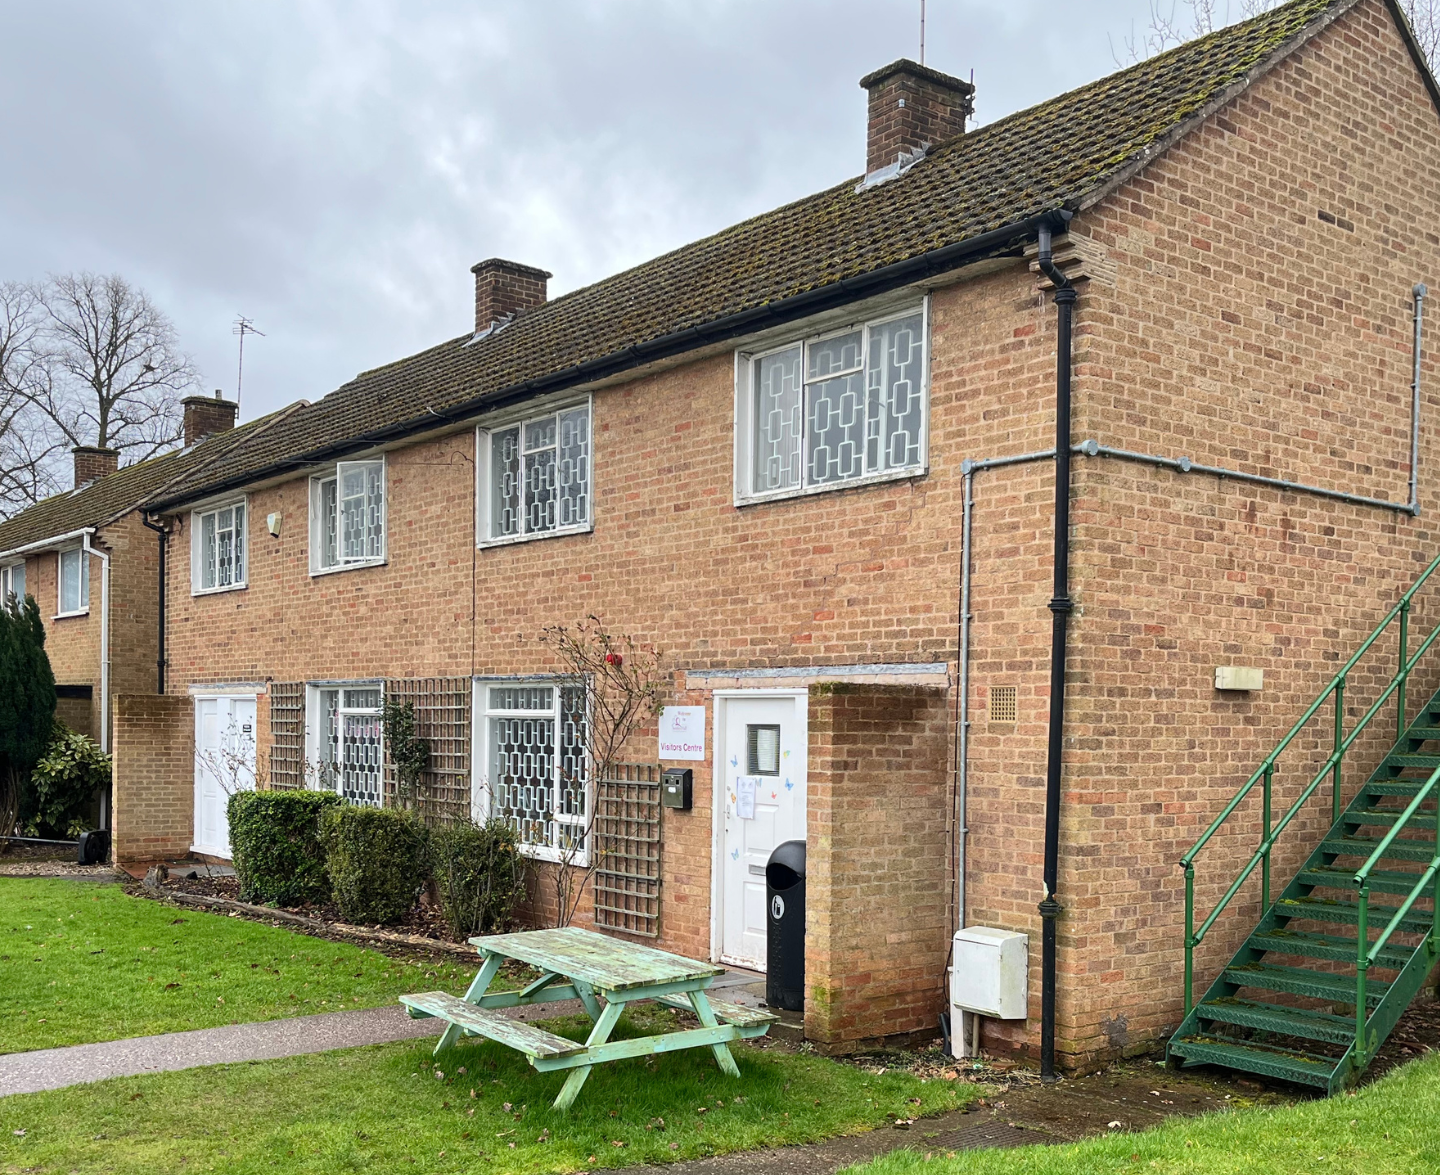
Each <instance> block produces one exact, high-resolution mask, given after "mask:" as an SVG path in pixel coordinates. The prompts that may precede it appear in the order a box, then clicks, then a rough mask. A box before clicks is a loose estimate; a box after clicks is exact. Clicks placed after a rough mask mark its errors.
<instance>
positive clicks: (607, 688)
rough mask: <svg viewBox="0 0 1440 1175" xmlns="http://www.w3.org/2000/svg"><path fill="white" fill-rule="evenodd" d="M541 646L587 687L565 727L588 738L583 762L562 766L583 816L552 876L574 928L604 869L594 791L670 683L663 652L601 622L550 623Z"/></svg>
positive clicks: (561, 922) (566, 830) (571, 826)
mask: <svg viewBox="0 0 1440 1175" xmlns="http://www.w3.org/2000/svg"><path fill="white" fill-rule="evenodd" d="M540 640H541V642H542V643H543V644H546V645H548V646H549V647H550V649H551V650H552V651H553V652H554V653H555V655H556V656H557V657H558V658H559V659H560V662H561V663H562V664H563V665H564V666H565V671H566V676H567V677H569V678H571V679H572V680H573V681H574V682H575V683H576V684H578V685H580V686H581V687H582V688H581V689H579V690H575V691H574V701H573V703H572V707H573V709H572V712H571V713H568V714H565V715H562V721H567V722H570V723H573V724H574V726H575V728H576V729H577V730H579V731H581V732H582V741H583V743H584V748H585V754H584V760H583V762H582V763H580V764H577V767H578V770H570V769H567V768H566V767H565V766H564V765H562V767H561V775H562V779H561V786H562V790H563V792H564V793H565V795H566V796H573V797H575V800H573V801H571V802H572V803H574V804H576V805H577V806H578V807H579V812H578V813H572V815H574V814H578V815H579V816H580V819H579V820H577V821H575V822H573V823H564V824H562V825H561V829H560V831H561V836H560V843H559V855H560V859H559V860H558V861H557V862H556V863H555V864H554V865H553V866H552V867H551V869H550V871H549V872H550V880H551V883H552V886H553V890H554V897H555V919H556V921H555V924H556V925H557V926H569V925H570V921H571V919H572V918H574V917H575V912H576V910H577V909H579V906H580V899H581V898H582V897H583V896H584V893H585V886H586V885H587V884H588V883H589V882H590V879H591V878H592V877H594V876H595V873H596V871H597V870H599V869H600V868H601V866H603V865H604V863H605V857H604V854H603V853H602V852H601V851H600V848H599V846H598V845H596V844H595V816H596V812H597V810H598V804H597V803H596V802H595V795H594V792H593V791H592V790H591V788H590V787H589V786H588V785H590V784H594V785H596V786H597V787H598V785H599V784H600V781H601V780H604V779H606V778H607V777H608V775H609V773H610V771H611V770H612V768H613V767H614V766H615V765H616V764H617V763H619V762H620V756H621V755H622V754H623V752H624V749H625V744H626V742H627V741H629V739H630V737H631V735H633V734H634V733H635V731H636V730H637V729H638V728H639V726H640V724H641V723H642V722H645V721H646V720H648V719H650V718H653V717H655V716H656V715H657V714H659V713H660V708H661V691H662V689H663V688H664V685H665V678H664V676H663V674H662V672H661V664H660V663H661V656H660V652H659V650H657V649H655V648H654V647H651V646H644V645H640V644H638V643H636V641H635V640H634V639H633V638H631V637H629V636H615V635H612V634H611V633H610V632H608V631H607V630H606V628H605V626H604V625H603V624H602V623H601V622H600V619H599V617H596V616H587V617H586V618H585V619H584V620H583V621H581V622H580V623H579V624H576V625H574V626H573V627H570V626H567V625H563V624H550V625H546V627H545V628H544V629H543V630H542V632H541V634H540ZM582 797H583V798H582ZM587 850H588V852H587ZM582 862H583V864H582Z"/></svg>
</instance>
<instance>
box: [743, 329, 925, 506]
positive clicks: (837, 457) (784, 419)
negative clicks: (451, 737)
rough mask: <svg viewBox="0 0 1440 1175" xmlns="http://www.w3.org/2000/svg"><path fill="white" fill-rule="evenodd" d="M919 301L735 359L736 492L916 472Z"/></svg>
mask: <svg viewBox="0 0 1440 1175" xmlns="http://www.w3.org/2000/svg"><path fill="white" fill-rule="evenodd" d="M925 336H926V316H925V309H924V308H923V307H920V308H916V309H913V310H909V311H906V312H904V313H901V314H896V315H891V316H889V317H886V318H882V319H876V320H873V321H870V322H865V323H861V324H859V325H857V326H851V327H847V328H846V329H845V330H843V331H837V332H835V333H833V334H828V335H823V336H820V337H817V338H814V339H810V340H807V341H804V342H795V343H791V344H789V345H788V346H785V347H780V348H777V349H775V350H773V351H767V352H765V353H764V354H760V355H744V354H742V355H741V357H740V362H739V363H737V376H738V384H739V386H738V387H737V389H736V409H737V411H736V422H737V428H738V431H737V435H736V438H735V440H736V444H735V483H736V495H735V496H736V501H737V502H744V501H755V500H762V499H766V498H774V497H786V496H790V495H793V494H802V493H810V492H815V491H819V490H825V489H831V488H835V487H839V486H844V485H850V484H854V483H855V482H860V481H867V480H870V481H879V480H884V479H888V478H895V477H910V476H914V475H915V474H917V473H923V472H924V471H925V467H926V458H927V454H926V429H927V425H928V421H927V414H928V413H927V408H928V405H927V400H928V395H927V382H928V380H927V369H928V364H927V361H926V337H925Z"/></svg>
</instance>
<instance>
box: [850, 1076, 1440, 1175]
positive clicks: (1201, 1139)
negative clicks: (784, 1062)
mask: <svg viewBox="0 0 1440 1175" xmlns="http://www.w3.org/2000/svg"><path fill="white" fill-rule="evenodd" d="M931 1156H932V1157H931V1158H930V1159H928V1160H927V1158H926V1155H925V1153H924V1152H922V1151H909V1150H907V1151H900V1152H896V1153H894V1154H891V1155H887V1156H885V1157H884V1158H881V1159H876V1160H875V1161H874V1162H871V1163H865V1164H863V1165H861V1166H858V1167H852V1168H850V1169H849V1172H850V1175H1000V1173H1002V1172H1003V1173H1004V1175H1089V1173H1090V1172H1114V1171H1133V1172H1152V1171H1159V1172H1163V1173H1165V1175H1292V1173H1295V1175H1299V1173H1301V1172H1304V1175H1318V1173H1320V1172H1337V1173H1342V1172H1353V1173H1354V1175H1412V1173H1414V1175H1420V1173H1422V1172H1423V1173H1425V1175H1433V1173H1434V1172H1436V1171H1440V1057H1435V1056H1432V1057H1428V1058H1425V1059H1423V1060H1419V1061H1412V1062H1411V1063H1410V1064H1408V1065H1405V1066H1403V1067H1401V1068H1399V1069H1397V1070H1395V1072H1393V1073H1391V1074H1389V1075H1388V1076H1386V1077H1384V1078H1383V1079H1381V1080H1380V1081H1377V1082H1376V1083H1375V1084H1374V1085H1370V1086H1367V1087H1365V1088H1364V1089H1361V1090H1359V1091H1358V1092H1357V1093H1356V1094H1355V1095H1354V1096H1353V1097H1351V1096H1349V1095H1346V1094H1341V1095H1340V1096H1338V1097H1332V1098H1325V1099H1322V1100H1316V1101H1312V1102H1305V1103H1302V1104H1300V1105H1295V1106H1286V1107H1283V1108H1279V1109H1243V1110H1232V1111H1230V1112H1228V1113H1221V1114H1208V1115H1206V1116H1205V1117H1202V1118H1191V1119H1187V1120H1176V1121H1173V1122H1171V1123H1168V1124H1166V1125H1164V1126H1160V1127H1157V1128H1156V1129H1154V1130H1147V1131H1145V1132H1144V1133H1141V1134H1120V1135H1113V1136H1107V1137H1105V1138H1096V1139H1092V1140H1091V1141H1089V1142H1080V1143H1075V1144H1073V1145H1070V1146H1054V1147H1025V1148H1023V1149H1016V1150H1002V1151H968V1152H960V1153H958V1154H956V1155H955V1156H954V1157H953V1158H952V1157H948V1156H946V1155H943V1154H942V1155H936V1154H934V1152H931Z"/></svg>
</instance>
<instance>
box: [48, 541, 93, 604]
mask: <svg viewBox="0 0 1440 1175" xmlns="http://www.w3.org/2000/svg"><path fill="white" fill-rule="evenodd" d="M59 561H60V577H59V578H60V593H59V594H60V607H59V610H58V611H57V613H56V614H57V615H59V616H81V615H83V614H84V613H86V612H88V611H90V557H89V556H88V555H87V554H85V552H84V551H83V550H82V549H81V548H80V547H72V548H71V549H70V550H68V551H61V552H60V555H59Z"/></svg>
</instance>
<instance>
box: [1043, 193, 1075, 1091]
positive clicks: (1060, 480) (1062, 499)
mask: <svg viewBox="0 0 1440 1175" xmlns="http://www.w3.org/2000/svg"><path fill="white" fill-rule="evenodd" d="M1060 216H1061V217H1062V218H1063V220H1062V222H1061V223H1062V226H1063V224H1064V223H1065V222H1068V221H1069V219H1070V216H1069V215H1068V214H1067V213H1063V212H1062V213H1061V214H1060ZM1050 232H1051V230H1050V227H1049V226H1048V225H1046V226H1044V227H1042V228H1041V229H1040V231H1039V235H1040V241H1039V244H1040V256H1039V262H1040V272H1041V273H1043V274H1044V275H1045V276H1046V277H1048V278H1049V279H1050V281H1051V282H1052V283H1053V284H1054V286H1055V596H1054V598H1053V599H1052V600H1051V601H1050V615H1051V624H1050V741H1049V746H1048V748H1047V750H1046V761H1045V895H1044V899H1043V900H1042V901H1041V902H1040V926H1041V939H1040V943H1041V946H1040V951H1041V954H1040V1079H1041V1080H1042V1081H1054V1080H1056V1077H1055V920H1056V919H1057V918H1058V917H1059V916H1060V903H1059V902H1058V901H1057V900H1056V898H1055V890H1056V887H1057V885H1058V882H1059V871H1060V870H1059V863H1060V756H1061V751H1062V749H1063V746H1064V737H1065V637H1066V627H1067V622H1068V621H1069V618H1070V609H1071V603H1070V368H1071V363H1070V336H1071V327H1072V324H1073V321H1074V317H1075V287H1074V286H1072V285H1071V284H1070V279H1069V278H1067V277H1066V276H1065V275H1064V274H1063V273H1062V272H1061V271H1060V269H1059V267H1058V266H1057V265H1056V264H1055V262H1054V261H1053V260H1052V258H1051V252H1050Z"/></svg>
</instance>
